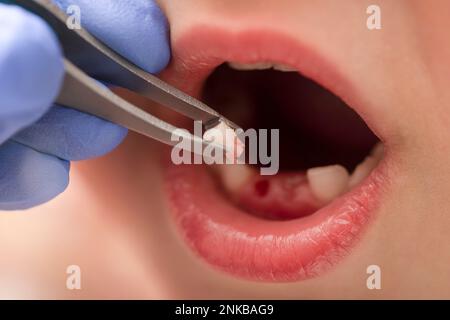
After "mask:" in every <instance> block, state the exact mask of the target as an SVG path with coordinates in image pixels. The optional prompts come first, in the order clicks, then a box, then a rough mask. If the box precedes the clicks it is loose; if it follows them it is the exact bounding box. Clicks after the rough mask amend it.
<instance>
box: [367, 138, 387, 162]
mask: <svg viewBox="0 0 450 320" xmlns="http://www.w3.org/2000/svg"><path fill="white" fill-rule="evenodd" d="M383 153H384V146H383V144H382V143H381V142H378V143H377V144H376V145H375V146H374V147H373V148H372V151H370V154H371V155H372V156H373V157H375V158H376V159H377V160H381V158H382V157H383Z"/></svg>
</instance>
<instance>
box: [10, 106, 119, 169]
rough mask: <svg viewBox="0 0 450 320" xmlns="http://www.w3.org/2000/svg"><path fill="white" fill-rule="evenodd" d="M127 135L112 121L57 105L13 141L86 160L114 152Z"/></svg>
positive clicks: (59, 154)
mask: <svg viewBox="0 0 450 320" xmlns="http://www.w3.org/2000/svg"><path fill="white" fill-rule="evenodd" d="M126 135H127V129H125V128H123V127H120V126H118V125H115V124H113V123H111V122H108V121H104V120H102V119H100V118H97V117H94V116H91V115H88V114H86V113H83V112H80V111H77V110H75V109H71V108H66V107H61V106H55V107H53V108H52V109H51V110H50V111H49V112H47V113H46V114H45V115H44V116H43V117H42V118H41V119H40V120H39V121H38V122H36V123H34V124H32V125H31V126H29V127H27V128H26V129H24V130H22V131H21V132H19V133H18V134H17V135H15V136H14V137H13V140H14V141H17V142H20V143H22V144H24V145H27V146H29V147H31V148H33V149H36V150H39V151H40V152H44V153H47V154H51V155H54V156H57V157H59V158H62V159H66V160H84V159H89V158H94V157H99V156H102V155H104V154H106V153H108V152H110V151H111V150H113V149H114V148H115V147H116V146H118V145H119V144H120V143H121V142H122V141H123V139H124V138H125V136H126Z"/></svg>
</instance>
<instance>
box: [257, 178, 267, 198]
mask: <svg viewBox="0 0 450 320" xmlns="http://www.w3.org/2000/svg"><path fill="white" fill-rule="evenodd" d="M269 188H270V183H269V181H268V180H259V181H257V182H256V183H255V191H256V194H257V195H258V196H260V197H265V196H266V195H267V193H269Z"/></svg>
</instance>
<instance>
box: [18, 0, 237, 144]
mask: <svg viewBox="0 0 450 320" xmlns="http://www.w3.org/2000/svg"><path fill="white" fill-rule="evenodd" d="M13 3H14V4H17V5H19V6H21V7H23V8H24V9H26V10H28V11H30V12H32V13H34V14H36V15H38V16H40V17H41V18H43V19H44V20H45V21H46V22H47V23H48V24H49V25H50V27H52V29H53V30H54V31H55V33H56V35H57V37H58V39H59V42H60V44H61V47H62V49H63V52H64V65H65V79H64V83H63V86H62V89H61V92H60V94H59V97H58V98H57V100H56V102H57V103H58V104H60V105H64V106H68V107H71V108H74V109H77V110H80V111H83V112H86V113H89V114H91V115H95V116H98V117H100V118H103V119H105V120H108V121H111V122H114V123H116V124H119V125H122V126H124V127H126V128H128V129H130V130H132V131H135V132H138V133H140V134H143V135H145V136H147V137H150V138H153V139H156V140H158V141H160V142H163V143H165V144H168V145H176V144H177V143H178V142H179V141H178V140H179V138H183V139H186V140H189V141H191V142H194V143H195V142H197V143H201V145H203V146H208V145H209V146H212V147H214V148H218V149H222V150H223V149H224V146H222V145H220V144H217V143H216V142H211V141H206V140H204V139H203V138H202V137H199V136H196V135H192V134H191V133H187V131H186V130H176V129H178V128H176V127H175V126H173V125H171V124H169V123H167V122H165V121H163V120H161V119H159V118H157V117H156V116H154V115H152V114H150V113H147V112H145V111H144V110H142V109H140V108H139V107H137V106H135V105H133V104H132V103H130V102H127V101H126V100H125V99H123V98H121V97H119V96H118V95H116V94H114V93H113V92H112V91H110V90H109V89H108V88H107V87H106V86H103V85H101V84H100V83H99V82H97V81H96V80H94V79H93V78H92V77H91V76H95V79H97V80H99V81H105V82H108V81H111V79H114V84H115V85H118V86H120V87H123V88H126V89H129V90H131V91H134V92H136V93H138V94H141V95H143V96H145V97H147V98H149V99H150V100H152V101H154V102H156V103H159V104H161V105H163V106H165V107H169V108H171V109H173V110H175V111H176V112H178V113H180V114H182V115H184V116H186V117H188V118H191V119H193V120H197V121H202V124H203V129H204V130H209V129H211V128H215V127H216V126H218V125H219V124H225V125H226V126H228V127H229V128H231V129H233V130H236V129H238V126H236V125H235V124H234V123H233V122H231V121H229V120H228V119H226V118H225V117H223V116H222V115H220V114H219V113H217V112H216V111H215V110H213V109H211V108H210V107H208V106H207V105H205V104H204V103H202V102H200V101H198V100H196V99H195V98H193V97H191V96H189V95H187V94H185V93H183V92H182V91H180V90H178V89H176V88H174V87H172V86H170V85H169V84H167V83H165V82H164V81H162V80H160V79H159V78H157V77H155V76H153V75H151V74H149V73H147V72H145V71H143V70H142V69H140V68H138V67H137V66H135V65H134V64H133V63H131V62H129V61H128V60H126V59H125V58H123V57H122V56H120V55H118V54H117V53H115V52H114V51H113V50H111V49H110V48H108V47H107V46H106V45H105V44H103V43H102V42H101V41H99V40H98V39H96V38H95V37H94V36H93V35H91V34H90V33H89V32H87V31H86V30H85V29H83V28H81V27H80V28H75V29H69V28H68V26H67V25H66V22H67V21H68V20H67V19H68V16H67V15H66V14H65V13H64V12H63V11H62V10H61V9H60V8H59V7H58V6H56V5H55V4H53V2H52V1H51V0H15V1H13ZM117 75H119V76H118V77H117ZM174 137H175V139H174ZM195 150H196V148H194V150H189V151H191V152H195Z"/></svg>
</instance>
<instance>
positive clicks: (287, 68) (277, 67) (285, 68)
mask: <svg viewBox="0 0 450 320" xmlns="http://www.w3.org/2000/svg"><path fill="white" fill-rule="evenodd" d="M273 68H274V69H275V70H278V71H283V72H297V70H296V69H295V68H293V67H290V66H287V65H284V64H275V65H274V66H273Z"/></svg>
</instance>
